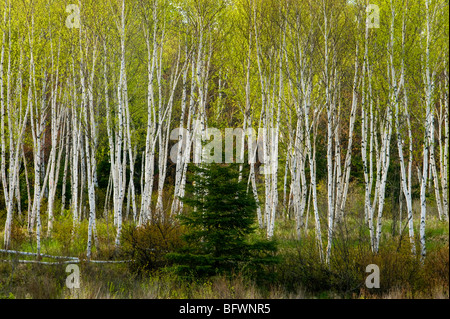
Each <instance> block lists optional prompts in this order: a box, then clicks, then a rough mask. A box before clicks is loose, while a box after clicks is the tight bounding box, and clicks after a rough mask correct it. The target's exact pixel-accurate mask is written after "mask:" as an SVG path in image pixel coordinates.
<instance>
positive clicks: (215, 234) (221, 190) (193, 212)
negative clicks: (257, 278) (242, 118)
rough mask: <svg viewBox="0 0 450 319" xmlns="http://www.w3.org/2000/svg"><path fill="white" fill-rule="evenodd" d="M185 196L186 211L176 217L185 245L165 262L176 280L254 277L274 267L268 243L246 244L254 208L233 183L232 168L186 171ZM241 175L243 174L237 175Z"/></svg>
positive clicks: (239, 185) (271, 244)
mask: <svg viewBox="0 0 450 319" xmlns="http://www.w3.org/2000/svg"><path fill="white" fill-rule="evenodd" d="M190 171H191V172H192V173H191V174H190V183H188V184H187V195H186V196H185V197H184V198H182V201H183V202H184V203H185V204H186V205H187V206H189V207H190V208H191V209H190V210H189V212H187V213H186V214H184V215H181V216H180V217H179V219H180V222H181V224H182V225H183V226H185V227H186V234H185V235H184V236H183V239H184V241H185V242H186V246H184V247H183V248H182V249H181V250H180V251H179V252H178V253H175V254H170V255H168V258H169V259H170V260H172V261H174V262H175V263H177V264H178V266H177V267H176V270H177V273H178V274H179V275H181V276H188V277H189V276H191V275H192V276H200V277H201V276H212V275H216V274H222V273H226V274H231V273H233V272H234V273H236V272H239V271H243V272H246V273H252V274H255V273H256V274H257V273H258V272H260V271H262V270H263V269H264V267H262V266H264V265H271V264H274V263H276V261H277V258H276V257H275V256H274V253H275V252H276V244H275V242H273V241H258V240H253V241H252V240H250V235H251V234H252V233H254V231H255V229H256V228H255V226H254V225H255V220H256V204H255V200H254V198H253V196H252V194H251V193H248V192H247V185H246V182H245V180H246V179H245V178H243V179H242V181H239V168H238V166H237V165H234V164H231V165H226V166H224V165H218V164H211V165H207V166H204V167H196V166H191V169H190ZM243 175H244V176H245V174H243Z"/></svg>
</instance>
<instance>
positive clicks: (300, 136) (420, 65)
mask: <svg viewBox="0 0 450 319" xmlns="http://www.w3.org/2000/svg"><path fill="white" fill-rule="evenodd" d="M37 2H39V3H40V4H41V5H39V6H26V5H25V4H23V3H20V2H14V1H10V0H4V1H2V3H1V5H0V12H1V28H2V29H1V31H0V33H1V48H0V50H1V52H0V116H1V118H0V144H1V145H0V146H1V153H0V175H1V176H0V178H1V186H2V187H1V192H2V197H1V200H0V211H1V212H4V214H0V219H1V221H2V223H4V227H3V228H2V231H3V236H2V238H3V242H2V243H3V246H4V248H5V249H10V248H11V247H12V246H13V245H14V240H12V238H13V237H14V231H15V227H23V225H25V228H26V229H27V234H28V236H29V237H30V238H31V241H32V243H33V244H32V249H33V250H34V251H33V253H36V254H37V256H38V257H39V256H40V255H41V243H47V242H48V241H51V240H52V239H53V238H54V236H55V234H54V232H55V229H56V230H57V229H58V227H61V226H60V225H61V223H63V221H65V220H69V221H70V223H69V224H70V226H71V228H70V236H71V237H70V238H71V240H79V237H77V236H81V235H80V234H83V235H82V236H83V247H85V249H86V259H88V260H90V259H92V258H95V256H96V253H97V252H98V249H99V247H100V245H99V241H101V240H103V239H102V238H101V236H100V235H98V232H99V229H101V227H103V225H104V224H106V226H105V227H107V229H108V239H107V240H108V241H110V242H111V243H112V245H113V246H114V249H115V251H117V252H119V251H120V248H121V244H122V236H123V232H124V229H125V228H127V227H132V228H134V227H145V226H146V225H148V224H156V225H160V224H164V225H166V224H176V223H177V220H178V216H179V215H183V214H184V213H185V212H186V209H188V208H186V207H184V205H183V201H182V198H183V197H185V196H189V194H188V193H187V191H186V188H187V185H188V183H189V178H188V176H189V174H190V173H191V171H190V165H197V166H207V164H209V163H210V162H219V163H228V162H235V163H238V164H239V165H240V166H239V172H240V175H239V180H243V181H245V182H246V183H247V192H249V193H251V194H252V195H253V198H254V199H255V202H256V208H255V210H256V211H255V216H256V217H255V225H257V226H259V228H260V229H261V231H262V232H263V233H264V235H265V236H266V237H267V238H269V239H272V238H277V236H280V233H281V232H287V233H288V234H289V235H286V234H284V235H286V236H291V237H292V238H293V239H295V240H296V241H297V242H299V243H301V244H303V243H304V242H307V241H311V242H313V243H314V246H315V249H316V250H317V253H318V256H319V257H318V258H320V261H321V262H323V263H326V264H330V263H331V261H332V259H333V256H334V253H335V247H336V245H337V244H338V243H340V242H341V241H342V237H341V236H343V235H342V233H343V230H344V229H346V227H349V225H353V226H354V223H356V221H358V222H359V221H361V227H362V228H363V229H364V232H365V233H367V236H368V240H367V242H365V243H364V244H365V245H366V246H367V247H368V249H370V250H371V251H372V252H373V253H375V254H376V253H379V252H380V250H381V248H382V247H383V245H384V243H385V241H386V240H387V238H388V237H389V236H388V234H387V233H386V229H387V228H388V227H391V223H390V221H391V220H394V219H395V218H397V215H396V214H397V213H398V212H400V213H399V220H400V227H399V228H395V227H396V226H392V227H394V228H395V229H400V234H401V236H406V237H405V238H407V239H408V245H409V246H408V250H409V251H410V252H411V254H412V255H416V254H418V255H420V256H421V258H422V259H424V258H426V255H427V251H426V247H427V238H426V234H427V229H428V228H427V227H428V223H430V222H429V221H430V220H433V221H434V220H436V222H437V223H442V224H446V223H447V224H448V220H449V218H448V207H449V195H448V180H449V168H448V147H449V128H448V126H449V106H448V89H449V84H448V83H449V80H448V74H449V72H448V43H447V42H448V41H447V42H446V41H444V40H445V32H448V20H447V18H446V15H447V13H448V4H447V3H446V2H445V1H443V0H423V1H419V2H417V3H416V2H414V3H413V2H411V1H406V2H404V1H399V0H380V1H375V2H374V3H373V4H376V6H377V8H378V14H379V17H378V18H379V20H380V25H379V26H376V27H374V26H373V17H372V14H373V9H371V8H372V7H371V6H372V5H373V4H371V3H369V2H370V1H367V0H357V1H344V0H342V1H340V0H339V1H329V0H320V1H275V0H266V1H263V0H238V1H225V0H189V1H168V0H152V1H143V0H127V1H125V0H111V1H109V2H108V3H96V2H95V1H86V2H83V3H79V4H75V5H76V6H77V7H78V8H79V9H80V12H79V13H80V17H79V18H80V20H79V22H80V24H79V25H72V24H73V21H72V22H70V19H69V18H68V12H69V11H66V4H65V3H63V1H59V0H58V1H54V3H53V2H51V3H50V2H49V3H47V2H45V1H37ZM41 2H42V3H41ZM74 12H75V11H74ZM75 13H76V12H75ZM75 13H74V14H75ZM69 22H70V23H69ZM447 35H448V34H447ZM230 141H231V142H230ZM218 145H220V147H219V146H218ZM213 150H214V154H212V153H211V152H212V151H213ZM224 150H225V152H223V151H224ZM230 150H231V152H230ZM223 153H225V155H224V154H223ZM234 154H236V155H234ZM224 165H225V164H224ZM394 178H398V179H397V180H398V181H399V182H398V183H397V182H396V184H395V185H396V186H397V187H398V186H399V195H398V196H399V198H398V197H397V198H394V196H397V195H394V191H393V189H394V186H393V180H394ZM388 199H389V200H391V202H393V203H398V207H397V206H395V205H394V204H391V202H389V201H388ZM358 203H360V205H359V206H358V205H357V204H358ZM355 207H356V208H355ZM357 207H360V208H357ZM404 209H405V214H404V215H402V214H403V210H404ZM352 223H353V224H352ZM393 223H395V222H393ZM280 224H282V225H288V226H286V227H285V228H286V229H288V231H286V230H285V229H284V228H283V227H279V225H280ZM353 226H352V227H353ZM81 230H85V231H84V232H81Z"/></svg>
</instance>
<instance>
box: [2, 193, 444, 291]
mask: <svg viewBox="0 0 450 319" xmlns="http://www.w3.org/2000/svg"><path fill="white" fill-rule="evenodd" d="M359 200H360V199H356V200H355V201H354V204H353V205H352V208H354V209H357V208H358V207H359V205H360V204H358V201H359ZM283 216H284V218H281V219H280V220H279V221H278V222H277V225H276V231H275V234H274V241H276V243H277V252H276V256H277V258H278V260H279V262H278V263H276V264H273V265H267V266H265V269H264V270H265V271H267V272H268V273H270V274H272V275H273V276H271V277H266V278H264V280H262V279H261V278H257V277H251V276H247V275H246V274H245V272H239V271H238V272H235V273H228V274H218V275H212V276H206V277H198V278H190V279H186V278H185V277H179V276H178V275H177V273H176V271H175V270H174V268H173V265H174V264H173V261H172V260H171V259H169V258H167V254H168V253H171V252H172V253H173V252H177V251H179V250H180V248H183V246H185V245H186V244H185V242H184V241H183V235H185V234H186V227H185V226H182V225H180V224H179V223H160V222H156V221H155V222H154V223H151V224H150V225H149V226H146V227H138V228H136V227H135V226H134V225H133V224H129V225H128V224H127V225H125V226H124V230H123V235H122V240H123V246H122V248H121V250H120V251H117V250H116V249H115V246H114V236H113V235H111V225H110V224H109V223H107V222H106V220H104V219H101V220H99V222H98V223H97V231H98V244H99V245H98V248H95V249H94V251H93V256H92V257H93V258H94V259H101V260H113V259H116V260H133V262H129V263H123V264H90V263H86V262H84V261H83V258H84V250H85V244H86V236H85V234H86V233H87V228H88V224H87V223H81V225H80V226H79V227H78V228H77V229H76V230H73V228H72V226H73V225H72V221H71V219H70V218H69V219H67V218H64V216H61V217H59V218H58V219H57V220H56V221H55V224H54V227H55V230H54V236H53V238H51V239H43V240H42V253H43V254H49V255H63V256H79V257H80V259H82V260H81V263H80V280H81V283H80V289H73V290H70V289H68V288H67V287H66V285H65V280H66V278H67V275H68V273H66V272H65V268H66V265H65V264H60V265H38V264H22V263H16V262H15V261H14V260H15V259H19V258H20V259H32V258H24V257H14V258H12V257H11V256H10V255H9V256H8V255H6V254H1V253H0V259H9V260H10V262H7V263H6V262H3V263H0V296H1V298H164V299H169V298H175V299H180V298H189V299H193V298H218V299H222V298H227V299H228V298H238V299H253V298H275V299H276V298H283V299H285V298H293V299H296V298H449V253H448V252H449V228H448V223H445V222H442V221H439V220H438V219H437V218H436V217H432V218H431V219H430V221H429V228H428V229H427V238H428V241H427V245H428V246H427V249H428V252H429V255H428V257H427V259H426V260H425V262H424V263H422V262H421V261H420V258H419V256H413V255H411V252H410V246H409V238H408V236H407V233H405V232H403V233H402V234H400V233H399V230H398V229H396V230H395V232H394V230H393V228H392V227H393V219H392V218H390V219H386V221H385V223H384V225H383V227H384V228H385V232H384V233H383V235H384V238H383V244H382V245H381V247H380V250H379V252H378V254H374V253H372V252H371V250H370V246H369V245H368V241H367V238H368V236H369V234H368V230H367V227H366V226H365V225H364V223H363V222H362V221H361V220H359V219H358V217H357V216H358V211H356V210H355V211H353V212H352V214H349V216H348V217H347V218H346V219H345V220H344V221H342V223H341V224H340V225H339V226H338V227H337V229H338V231H337V234H336V240H335V243H334V245H335V246H334V249H335V253H334V254H333V258H332V259H331V261H330V265H329V266H328V265H327V264H324V263H321V262H320V258H319V256H318V254H319V252H318V250H317V247H316V246H315V241H314V240H313V239H314V236H315V233H314V225H313V222H310V223H309V224H308V225H307V229H305V232H304V236H303V238H302V239H301V240H298V237H297V236H296V235H295V234H292V232H291V231H290V229H292V227H294V224H295V221H294V220H292V219H291V218H289V215H288V214H285V215H283ZM415 227H418V225H415ZM396 228H399V223H398V221H397V225H396ZM72 231H73V235H71V234H72ZM12 236H13V239H14V240H13V243H14V246H13V247H12V249H16V250H21V251H32V250H33V247H34V246H35V240H34V238H33V237H31V238H30V237H29V235H28V234H27V232H26V231H25V230H24V228H20V227H14V228H13V232H12ZM251 237H252V240H265V232H264V230H262V229H256V231H255V232H254V233H253V234H252V235H251ZM42 261H50V259H48V258H45V257H43V258H42ZM52 261H53V260H52ZM369 264H376V265H378V266H379V268H380V288H379V289H367V288H366V286H365V280H366V277H367V276H368V275H369V274H368V273H366V272H365V270H366V266H367V265H369Z"/></svg>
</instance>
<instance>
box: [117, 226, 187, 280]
mask: <svg viewBox="0 0 450 319" xmlns="http://www.w3.org/2000/svg"><path fill="white" fill-rule="evenodd" d="M180 236H181V227H179V226H176V225H174V224H170V223H161V222H153V223H149V224H147V225H145V226H139V227H135V226H134V225H126V226H124V228H123V229H122V247H121V250H122V251H121V254H122V255H123V258H126V259H132V260H133V262H131V263H129V267H130V270H131V271H132V272H134V273H142V272H148V271H153V270H157V269H159V268H161V267H165V266H168V265H169V261H168V260H167V258H165V256H166V254H168V253H170V252H174V251H175V250H176V249H178V248H180V247H181V244H182V242H181V238H180Z"/></svg>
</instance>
